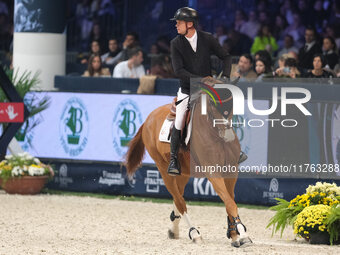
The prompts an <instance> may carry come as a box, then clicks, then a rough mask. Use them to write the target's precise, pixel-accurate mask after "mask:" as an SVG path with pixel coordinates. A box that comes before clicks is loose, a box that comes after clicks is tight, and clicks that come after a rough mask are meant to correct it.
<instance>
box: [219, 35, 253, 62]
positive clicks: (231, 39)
mask: <svg viewBox="0 0 340 255" xmlns="http://www.w3.org/2000/svg"><path fill="white" fill-rule="evenodd" d="M225 42H226V44H227V45H225V48H227V47H230V51H228V52H229V54H230V55H232V56H241V55H242V54H245V53H249V49H250V47H251V43H252V41H251V39H250V38H249V37H248V36H246V35H244V34H241V33H239V32H237V31H235V30H234V29H230V30H229V33H228V39H227V41H225Z"/></svg>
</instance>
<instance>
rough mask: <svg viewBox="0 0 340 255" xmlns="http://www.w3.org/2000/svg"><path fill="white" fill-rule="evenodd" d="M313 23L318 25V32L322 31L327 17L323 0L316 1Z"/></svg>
mask: <svg viewBox="0 0 340 255" xmlns="http://www.w3.org/2000/svg"><path fill="white" fill-rule="evenodd" d="M312 15H313V16H312V17H313V24H314V26H315V27H316V30H317V31H318V32H321V31H322V27H323V23H324V20H325V19H326V15H327V13H326V11H325V10H324V9H323V1H322V0H316V1H315V2H314V9H313V14H312Z"/></svg>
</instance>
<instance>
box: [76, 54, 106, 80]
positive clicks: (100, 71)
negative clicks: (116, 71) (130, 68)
mask: <svg viewBox="0 0 340 255" xmlns="http://www.w3.org/2000/svg"><path fill="white" fill-rule="evenodd" d="M83 76H85V77H99V76H108V77H110V76H111V74H110V71H109V69H108V68H103V67H102V61H101V58H100V56H99V55H98V54H93V55H91V57H90V59H89V66H88V68H87V70H86V71H85V72H84V74H83Z"/></svg>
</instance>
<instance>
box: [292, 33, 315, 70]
mask: <svg viewBox="0 0 340 255" xmlns="http://www.w3.org/2000/svg"><path fill="white" fill-rule="evenodd" d="M305 41H306V43H305V45H304V46H303V47H301V48H300V50H299V54H298V58H299V61H298V63H299V68H300V69H301V70H304V71H306V70H308V69H313V58H314V55H315V54H317V53H321V47H320V45H319V44H318V43H317V42H316V31H315V29H314V28H312V27H308V28H306V31H305Z"/></svg>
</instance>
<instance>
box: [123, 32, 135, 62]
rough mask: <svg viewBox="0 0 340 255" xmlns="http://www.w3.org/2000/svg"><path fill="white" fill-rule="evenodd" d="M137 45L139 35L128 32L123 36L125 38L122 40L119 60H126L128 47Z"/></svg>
mask: <svg viewBox="0 0 340 255" xmlns="http://www.w3.org/2000/svg"><path fill="white" fill-rule="evenodd" d="M138 45H139V36H138V34H137V33H135V32H129V33H127V34H126V36H125V40H124V42H123V50H122V52H121V57H120V59H119V61H125V60H128V58H129V57H128V55H129V54H128V52H129V50H130V49H132V48H135V47H138Z"/></svg>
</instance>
